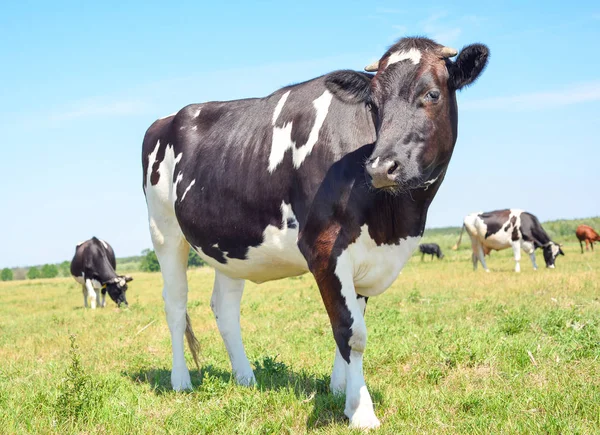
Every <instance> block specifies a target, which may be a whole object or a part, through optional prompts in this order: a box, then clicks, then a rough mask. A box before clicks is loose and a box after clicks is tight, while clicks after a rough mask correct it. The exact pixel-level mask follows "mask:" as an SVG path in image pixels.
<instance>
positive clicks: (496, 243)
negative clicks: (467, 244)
mask: <svg viewBox="0 0 600 435" xmlns="http://www.w3.org/2000/svg"><path fill="white" fill-rule="evenodd" d="M511 233H512V231H508V232H507V231H504V230H503V229H501V230H500V231H498V232H497V233H495V234H492V235H490V236H489V237H488V238H487V239H486V238H485V234H484V235H483V238H481V239H482V243H483V244H484V245H485V246H487V247H488V248H491V249H494V250H496V251H500V250H502V249H507V248H510V247H511V246H512V240H511ZM480 237H481V236H480Z"/></svg>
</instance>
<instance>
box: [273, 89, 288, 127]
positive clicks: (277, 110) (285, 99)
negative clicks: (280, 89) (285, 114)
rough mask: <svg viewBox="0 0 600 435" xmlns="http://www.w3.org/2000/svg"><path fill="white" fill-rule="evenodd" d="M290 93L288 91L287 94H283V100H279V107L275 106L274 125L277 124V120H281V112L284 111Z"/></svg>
mask: <svg viewBox="0 0 600 435" xmlns="http://www.w3.org/2000/svg"><path fill="white" fill-rule="evenodd" d="M290 92H291V91H287V92H286V93H285V94H283V95H282V96H281V98H280V99H279V101H278V102H277V105H276V106H275V111H274V112H273V125H275V123H276V122H277V118H279V114H280V113H281V110H282V109H283V106H284V105H285V102H286V101H287V99H288V97H289V96H290Z"/></svg>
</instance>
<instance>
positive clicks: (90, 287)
mask: <svg viewBox="0 0 600 435" xmlns="http://www.w3.org/2000/svg"><path fill="white" fill-rule="evenodd" d="M116 268H117V262H116V259H115V252H114V251H113V249H112V247H111V246H110V245H109V244H108V243H106V242H105V241H104V240H100V239H97V238H96V237H92V238H91V239H90V240H86V241H85V242H81V243H79V244H78V245H77V247H76V248H75V256H74V257H73V260H71V275H73V278H75V281H77V282H78V283H80V284H81V285H82V287H83V305H84V306H85V308H87V306H88V298H90V305H91V307H92V309H95V308H96V303H97V304H98V305H100V306H101V307H104V306H106V300H105V298H106V292H108V294H109V296H110V297H111V299H112V300H113V301H115V303H116V304H117V305H118V306H121V304H125V305H127V299H126V297H125V292H126V291H127V283H128V282H129V281H131V280H132V279H133V278H131V277H130V276H125V275H117V272H115V270H116ZM95 290H99V292H98V293H96V291H95ZM100 292H101V293H102V302H100Z"/></svg>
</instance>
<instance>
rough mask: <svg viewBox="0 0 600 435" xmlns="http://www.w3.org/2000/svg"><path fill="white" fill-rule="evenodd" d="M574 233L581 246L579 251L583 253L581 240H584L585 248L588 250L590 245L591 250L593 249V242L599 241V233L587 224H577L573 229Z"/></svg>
mask: <svg viewBox="0 0 600 435" xmlns="http://www.w3.org/2000/svg"><path fill="white" fill-rule="evenodd" d="M575 235H577V238H578V239H579V246H581V253H582V254H583V242H585V250H586V251H589V250H590V245H592V251H593V250H594V242H600V235H598V233H597V232H596V231H594V229H593V228H592V227H589V226H587V225H579V226H578V227H577V230H576V231H575Z"/></svg>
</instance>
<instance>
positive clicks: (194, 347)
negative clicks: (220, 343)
mask: <svg viewBox="0 0 600 435" xmlns="http://www.w3.org/2000/svg"><path fill="white" fill-rule="evenodd" d="M185 338H186V339H187V342H188V346H189V348H190V352H192V357H193V358H194V362H195V363H196V367H197V368H198V371H200V364H199V363H198V352H200V343H199V342H198V339H197V338H196V336H195V335H194V330H193V329H192V321H191V320H190V316H189V314H188V313H187V311H186V312H185Z"/></svg>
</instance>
